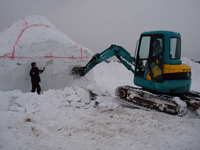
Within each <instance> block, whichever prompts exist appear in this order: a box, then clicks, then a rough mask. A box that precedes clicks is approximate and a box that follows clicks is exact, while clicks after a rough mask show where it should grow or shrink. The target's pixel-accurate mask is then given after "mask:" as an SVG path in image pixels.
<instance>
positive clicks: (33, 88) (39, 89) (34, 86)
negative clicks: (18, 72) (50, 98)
mask: <svg viewBox="0 0 200 150" xmlns="http://www.w3.org/2000/svg"><path fill="white" fill-rule="evenodd" d="M31 83H32V90H31V92H35V90H36V88H37V93H38V94H40V91H41V87H40V84H39V82H31Z"/></svg>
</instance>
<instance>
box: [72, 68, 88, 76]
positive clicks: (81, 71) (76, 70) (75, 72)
mask: <svg viewBox="0 0 200 150" xmlns="http://www.w3.org/2000/svg"><path fill="white" fill-rule="evenodd" d="M84 69H85V67H80V66H76V67H73V68H72V71H71V75H80V76H84Z"/></svg>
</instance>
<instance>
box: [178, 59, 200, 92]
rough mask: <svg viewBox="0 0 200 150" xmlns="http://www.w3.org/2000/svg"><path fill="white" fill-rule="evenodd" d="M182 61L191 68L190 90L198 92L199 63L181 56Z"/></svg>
mask: <svg viewBox="0 0 200 150" xmlns="http://www.w3.org/2000/svg"><path fill="white" fill-rule="evenodd" d="M182 61H183V63H184V64H187V65H189V66H190V67H191V69H192V86H191V90H193V91H197V92H200V88H199V84H200V78H199V74H200V65H199V64H198V63H195V62H194V61H191V59H189V58H186V57H183V58H182Z"/></svg>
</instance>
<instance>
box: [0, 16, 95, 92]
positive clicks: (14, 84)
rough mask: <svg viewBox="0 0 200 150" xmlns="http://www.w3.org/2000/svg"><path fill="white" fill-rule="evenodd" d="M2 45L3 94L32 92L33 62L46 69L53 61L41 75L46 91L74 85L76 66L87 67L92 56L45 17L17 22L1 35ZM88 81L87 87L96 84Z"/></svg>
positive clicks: (1, 74) (28, 18) (90, 79)
mask: <svg viewBox="0 0 200 150" xmlns="http://www.w3.org/2000/svg"><path fill="white" fill-rule="evenodd" d="M0 45H1V46H0V80H1V84H2V85H4V86H1V87H0V90H1V91H7V90H15V89H20V90H21V91H23V92H28V91H30V90H31V82H30V76H29V71H30V69H31V62H36V63H37V66H38V68H39V69H42V67H44V66H45V64H46V62H47V61H49V60H51V59H53V62H54V63H53V65H51V66H48V67H47V68H46V70H45V72H44V73H43V74H41V81H42V84H41V87H42V90H43V91H44V90H45V91H46V90H48V89H54V88H57V89H60V88H65V87H67V86H71V85H72V83H73V80H74V78H73V77H72V76H71V75H70V72H71V69H72V67H74V66H76V65H85V64H86V63H87V62H88V60H89V59H88V57H91V56H92V52H91V51H89V50H88V49H87V48H84V47H82V46H80V45H79V44H77V43H76V42H74V41H73V40H72V39H70V38H69V37H68V36H67V35H66V34H64V33H62V32H61V31H59V30H58V29H56V28H55V27H54V25H53V24H52V23H50V22H49V21H48V19H47V18H45V17H42V16H27V17H25V18H23V19H20V20H18V21H16V22H15V23H13V24H12V25H11V26H9V27H8V28H7V29H5V30H4V31H2V32H0ZM90 74H91V73H90ZM87 79H89V80H87ZM81 80H82V79H81ZM84 80H87V81H86V82H85V84H88V82H90V81H91V82H92V80H93V78H92V75H91V76H90V75H89V76H88V78H84Z"/></svg>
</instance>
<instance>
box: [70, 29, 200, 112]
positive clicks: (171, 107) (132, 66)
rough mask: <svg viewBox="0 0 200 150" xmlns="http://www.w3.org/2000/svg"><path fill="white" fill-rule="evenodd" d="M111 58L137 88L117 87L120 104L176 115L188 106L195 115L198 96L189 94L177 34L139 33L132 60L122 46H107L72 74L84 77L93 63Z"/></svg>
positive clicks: (188, 78) (188, 72) (188, 74)
mask: <svg viewBox="0 0 200 150" xmlns="http://www.w3.org/2000/svg"><path fill="white" fill-rule="evenodd" d="M112 56H116V57H117V58H118V59H119V60H120V61H121V63H122V64H123V65H124V66H125V67H126V68H127V69H128V70H130V71H131V72H132V73H133V74H134V84H135V85H137V86H139V87H141V88H136V87H131V86H120V87H117V89H116V90H115V95H116V97H117V99H118V100H119V101H120V102H121V104H122V105H128V106H133V107H137V108H141V109H146V110H149V109H153V110H157V111H161V112H165V113H168V114H172V115H178V116H183V115H185V114H186V112H187V107H191V108H192V109H194V110H195V112H196V113H197V114H199V112H200V109H199V107H200V93H198V92H194V91H190V87H191V67H190V66H188V65H186V64H183V63H182V61H181V35H180V33H176V32H172V31H149V32H143V33H142V34H141V35H140V39H139V40H138V42H137V44H136V50H135V56H134V57H132V56H131V54H130V53H129V52H128V51H127V50H125V49H124V48H123V47H121V46H117V45H111V46H110V47H109V48H107V49H106V50H104V51H103V52H101V53H97V54H95V55H94V56H93V57H92V59H91V60H90V61H89V62H88V63H87V64H86V65H85V66H83V67H81V66H76V67H74V68H73V69H72V74H77V75H79V76H85V75H86V74H87V73H88V72H89V71H90V70H91V69H92V68H94V67H95V66H96V65H97V64H99V63H101V62H103V61H105V60H107V59H109V58H111V57H112ZM177 97H178V101H177ZM180 101H181V102H184V104H187V107H186V105H185V107H184V106H183V105H182V104H180Z"/></svg>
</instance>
